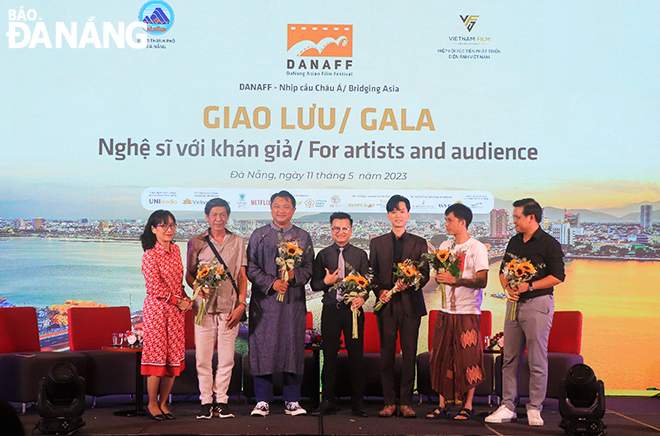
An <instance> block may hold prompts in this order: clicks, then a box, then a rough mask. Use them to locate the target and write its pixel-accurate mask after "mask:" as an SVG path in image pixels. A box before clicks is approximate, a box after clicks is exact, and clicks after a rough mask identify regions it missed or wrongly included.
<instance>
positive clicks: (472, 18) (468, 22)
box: [459, 15, 479, 32]
mask: <svg viewBox="0 0 660 436" xmlns="http://www.w3.org/2000/svg"><path fill="white" fill-rule="evenodd" d="M459 17H461V20H463V24H465V27H466V28H467V30H468V32H471V31H472V28H473V27H474V25H475V24H477V18H479V15H466V16H465V17H464V16H463V15H459Z"/></svg>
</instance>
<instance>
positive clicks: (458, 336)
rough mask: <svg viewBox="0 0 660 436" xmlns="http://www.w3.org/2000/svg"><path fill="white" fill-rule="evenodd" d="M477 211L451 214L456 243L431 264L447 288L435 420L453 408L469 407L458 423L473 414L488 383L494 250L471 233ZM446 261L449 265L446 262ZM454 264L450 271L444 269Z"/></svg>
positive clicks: (435, 355)
mask: <svg viewBox="0 0 660 436" xmlns="http://www.w3.org/2000/svg"><path fill="white" fill-rule="evenodd" d="M471 222H472V211H471V210H470V208H469V207H467V206H465V205H464V204H460V203H456V204H452V205H451V206H449V207H448V208H447V210H445V227H446V228H447V234H448V235H451V236H454V239H453V240H447V241H444V242H443V243H442V244H441V245H440V247H439V249H438V250H437V251H436V252H435V253H434V257H436V258H437V260H436V259H433V260H431V263H432V265H434V269H435V270H436V276H435V281H436V282H437V283H439V284H444V285H446V286H447V292H445V294H444V297H445V301H444V302H443V304H442V308H440V309H439V312H438V317H437V318H436V321H435V327H434V333H433V345H432V349H431V384H432V386H433V390H435V391H436V392H438V394H440V404H439V406H438V408H437V409H435V410H434V411H433V412H431V413H430V414H428V415H426V417H427V418H431V419H437V418H440V419H448V418H449V407H448V404H451V403H456V404H461V403H463V406H462V408H461V410H460V412H458V413H457V414H456V416H455V417H454V419H456V420H466V419H470V418H471V417H472V415H473V409H472V399H473V397H474V390H475V388H476V387H477V385H478V384H479V383H481V382H482V381H483V380H484V365H483V345H482V343H481V328H480V326H481V318H480V315H481V302H482V301H483V288H485V287H486V283H487V282H488V250H487V249H486V246H485V245H484V244H482V243H481V242H479V241H477V240H476V239H474V238H471V237H470V235H469V234H468V230H467V229H468V226H469V225H470V223H471ZM443 259H444V262H441V261H442V260H443ZM448 260H451V261H452V262H451V264H450V265H449V268H447V269H446V270H445V269H444V268H443V266H444V265H446V263H447V261H448Z"/></svg>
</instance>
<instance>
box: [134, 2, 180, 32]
mask: <svg viewBox="0 0 660 436" xmlns="http://www.w3.org/2000/svg"><path fill="white" fill-rule="evenodd" d="M138 19H139V20H140V21H142V22H143V23H145V24H146V25H147V33H151V34H152V35H162V34H164V33H165V32H167V31H168V30H170V28H172V25H173V24H174V10H173V9H172V7H171V6H170V5H168V4H167V3H165V2H164V1H160V0H155V1H150V2H147V3H145V4H144V5H142V8H141V9H140V13H139V14H138Z"/></svg>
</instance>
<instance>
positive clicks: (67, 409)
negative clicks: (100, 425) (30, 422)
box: [36, 361, 85, 434]
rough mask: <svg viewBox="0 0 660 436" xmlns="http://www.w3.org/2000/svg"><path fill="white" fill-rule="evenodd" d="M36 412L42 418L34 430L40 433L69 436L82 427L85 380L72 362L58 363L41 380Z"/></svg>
mask: <svg viewBox="0 0 660 436" xmlns="http://www.w3.org/2000/svg"><path fill="white" fill-rule="evenodd" d="M37 410H38V411H39V415H40V416H41V419H40V420H39V422H38V423H37V425H36V428H38V429H39V431H41V433H42V434H46V433H51V434H70V433H72V432H74V431H76V430H78V429H79V428H80V427H82V426H84V425H85V421H83V419H82V414H83V411H84V410H85V379H84V378H82V377H80V376H79V375H78V369H76V367H75V366H74V365H73V364H72V363H70V362H65V361H60V362H57V363H56V364H55V365H53V367H52V368H51V369H50V371H49V373H48V377H43V378H42V379H41V381H40V382H39V396H38V397H37Z"/></svg>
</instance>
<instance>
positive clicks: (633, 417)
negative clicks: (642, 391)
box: [0, 396, 660, 436]
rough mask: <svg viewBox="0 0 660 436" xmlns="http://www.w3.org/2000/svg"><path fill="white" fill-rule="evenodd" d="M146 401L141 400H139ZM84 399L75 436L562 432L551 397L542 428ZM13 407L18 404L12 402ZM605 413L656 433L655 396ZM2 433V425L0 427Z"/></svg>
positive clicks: (628, 432) (482, 409)
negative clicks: (166, 417)
mask: <svg viewBox="0 0 660 436" xmlns="http://www.w3.org/2000/svg"><path fill="white" fill-rule="evenodd" d="M145 399H146V398H145ZM90 404H91V403H90V399H89V398H88V399H87V409H86V410H85V413H84V414H83V419H84V420H85V421H86V425H85V426H84V427H83V428H81V429H80V430H79V431H78V432H77V433H76V434H79V435H154V434H159V435H175V434H182V435H183V434H195V435H220V434H222V435H246V434H249V435H254V434H268V435H277V434H282V435H293V434H310V435H312V434H327V435H349V434H356V435H498V436H504V435H562V434H564V431H563V430H562V429H561V428H559V427H558V424H559V421H560V420H561V417H560V415H559V411H558V406H557V400H551V399H549V400H546V402H545V403H544V410H543V419H544V420H545V426H543V427H530V426H529V425H528V424H527V420H526V418H525V408H524V406H522V407H518V409H517V412H518V417H519V418H518V421H517V422H512V423H507V424H486V423H485V422H484V418H485V417H486V416H487V415H488V414H489V413H490V412H492V411H493V410H495V408H496V406H492V407H490V406H488V404H486V403H485V402H476V403H475V415H474V417H473V419H472V420H470V421H467V422H456V421H445V420H443V421H439V420H429V419H426V418H425V415H426V413H427V412H430V411H431V410H432V409H433V403H430V402H428V401H425V402H424V403H423V404H422V405H415V406H414V407H413V408H414V410H415V411H416V412H417V415H418V417H417V418H416V419H404V418H401V417H396V418H378V417H377V416H376V415H377V413H378V411H379V410H380V409H381V408H382V400H378V399H374V400H367V401H365V404H366V406H367V409H368V411H369V413H370V414H371V415H372V416H370V417H369V418H357V417H354V416H352V415H351V413H350V401H346V402H339V406H340V407H341V410H340V411H339V412H338V413H337V414H335V415H330V416H325V417H324V418H323V420H322V421H321V420H319V418H318V417H314V416H310V415H307V416H296V417H292V416H288V415H285V414H284V403H283V402H282V401H281V400H279V401H278V400H276V401H274V402H273V403H272V404H271V413H270V415H269V416H267V417H265V418H261V417H259V418H257V417H251V416H250V411H251V410H252V407H253V406H254V403H253V402H248V403H247V404H246V402H245V400H244V399H238V400H237V399H231V400H230V407H231V409H232V411H233V412H234V413H235V414H236V418H233V419H220V418H215V417H214V418H212V419H210V420H198V419H195V414H196V413H197V411H198V410H199V403H198V402H197V401H196V398H193V397H174V400H173V403H172V406H171V409H172V411H173V412H174V413H175V414H176V415H177V419H176V420H170V421H163V422H156V421H153V420H151V419H149V418H146V417H138V418H128V417H119V416H115V415H114V414H113V412H114V411H116V410H120V409H130V408H131V406H132V403H131V399H130V397H128V396H110V397H104V398H99V399H98V400H97V405H96V407H95V408H90ZM301 405H302V406H303V407H306V408H307V409H308V410H309V409H310V408H311V404H310V403H309V402H306V401H303V402H302V403H301ZM16 406H18V405H16ZM606 406H607V413H606V414H605V417H604V418H603V421H604V422H605V424H606V425H607V426H608V429H607V434H608V435H611V436H641V435H658V434H660V398H658V397H653V398H639V397H636V398H631V397H607V399H606ZM38 420H39V414H38V413H37V411H36V407H34V406H32V407H30V408H28V410H27V412H26V414H25V415H22V416H21V421H22V422H23V426H24V428H25V433H26V435H32V434H36V435H38V434H40V432H38V431H37V430H36V429H34V427H35V424H36V423H37V421H38ZM0 434H2V429H0Z"/></svg>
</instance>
